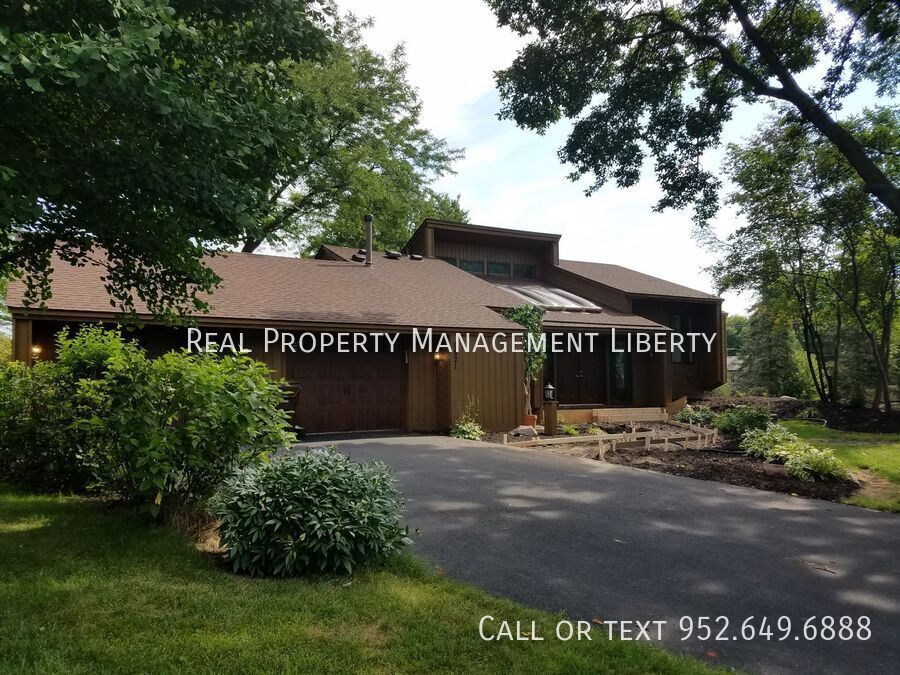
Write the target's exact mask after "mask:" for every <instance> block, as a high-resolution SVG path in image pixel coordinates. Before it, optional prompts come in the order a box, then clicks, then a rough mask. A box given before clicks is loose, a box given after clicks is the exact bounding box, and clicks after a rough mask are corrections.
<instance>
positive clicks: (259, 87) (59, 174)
mask: <svg viewBox="0 0 900 675" xmlns="http://www.w3.org/2000/svg"><path fill="white" fill-rule="evenodd" d="M322 4H323V3H319V2H314V1H313V0H254V1H253V2H248V1H247V0H204V1H202V2H200V1H198V0H168V1H166V0H77V1H76V0H55V1H50V2H32V3H22V2H18V3H17V2H11V3H4V4H3V6H2V8H0V276H2V275H6V274H9V273H10V272H12V271H13V270H15V269H24V271H25V274H26V275H27V277H28V281H29V288H30V291H29V299H30V300H31V301H32V302H39V301H41V300H42V299H44V298H46V297H47V294H48V293H49V283H48V278H49V272H50V270H49V265H48V263H49V260H50V254H51V252H52V251H54V249H55V250H56V252H57V253H58V254H59V255H60V256H61V257H62V258H63V259H64V260H66V261H68V262H71V263H76V264H84V263H85V262H86V261H89V260H95V261H97V262H99V263H100V264H102V265H103V266H105V268H106V269H105V271H104V276H105V279H106V285H107V288H108V290H109V291H110V293H111V294H112V297H113V303H114V304H119V305H121V306H122V307H123V308H125V309H130V308H131V307H132V298H133V295H136V296H138V297H140V298H141V299H143V300H144V301H146V302H147V304H148V305H149V306H150V309H151V310H152V311H154V312H157V313H159V314H164V313H170V312H172V311H183V310H186V309H194V308H198V307H202V306H203V302H202V293H203V292H204V291H206V290H208V289H210V288H211V287H212V286H214V284H215V283H216V281H217V279H216V277H215V275H214V274H213V273H212V272H211V271H210V270H209V268H208V267H206V266H205V265H204V264H203V262H202V257H203V255H204V253H205V252H207V251H208V250H210V249H217V248H222V247H227V246H236V245H239V244H240V243H241V242H243V241H245V240H246V239H248V238H249V237H252V236H257V235H258V233H259V231H260V225H259V223H260V218H261V216H262V215H264V214H265V213H267V211H268V201H267V200H268V197H269V195H270V192H271V185H272V184H273V182H274V181H275V179H276V177H277V176H278V174H279V170H280V169H281V168H282V167H283V166H284V165H285V164H289V163H290V162H291V161H292V158H293V157H294V156H295V154H296V153H297V152H298V148H299V147H300V146H301V142H300V140H301V139H303V138H306V137H307V136H308V134H309V129H310V127H311V126H313V125H315V124H316V123H317V121H316V119H315V116H314V114H313V113H314V109H315V108H314V106H313V105H311V102H310V101H307V100H305V98H304V95H303V94H302V93H301V92H297V91H296V89H295V88H294V86H293V84H294V83H293V77H294V70H293V67H294V66H295V65H296V64H297V63H302V62H304V61H306V60H309V59H312V60H317V59H321V58H323V57H324V56H325V55H326V54H327V51H328V48H329V40H328V36H327V32H326V26H327V24H328V21H329V19H328V16H327V14H328V13H329V12H330V11H331V10H330V8H329V7H328V6H327V3H326V7H325V8H324V9H323V8H322ZM100 251H105V253H102V254H101V253H100Z"/></svg>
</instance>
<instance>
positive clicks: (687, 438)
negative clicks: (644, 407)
mask: <svg viewBox="0 0 900 675" xmlns="http://www.w3.org/2000/svg"><path fill="white" fill-rule="evenodd" d="M669 424H671V425H672V426H675V427H679V428H681V429H684V431H683V432H682V433H674V434H671V435H667V436H655V435H654V434H653V433H652V432H648V431H633V432H630V433H628V432H626V433H623V434H603V435H602V436H565V437H563V438H538V439H532V440H530V441H513V442H510V441H509V439H508V437H507V434H503V445H509V446H511V447H514V448H533V447H537V446H539V445H567V444H573V443H581V444H586V443H596V444H597V445H598V447H599V448H600V451H601V452H605V451H606V450H609V451H610V452H615V450H616V448H640V447H645V448H649V447H650V446H651V445H662V446H663V449H665V450H668V449H669V444H670V443H684V442H688V443H693V442H699V443H701V444H702V447H704V448H708V447H709V446H710V445H715V444H716V442H717V441H718V440H719V432H718V431H717V430H715V429H705V428H704V427H698V426H697V425H694V424H683V423H681V422H669ZM603 446H608V447H603Z"/></svg>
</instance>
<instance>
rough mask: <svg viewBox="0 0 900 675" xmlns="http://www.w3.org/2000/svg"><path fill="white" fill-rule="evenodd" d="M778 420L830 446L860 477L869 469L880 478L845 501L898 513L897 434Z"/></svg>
mask: <svg viewBox="0 0 900 675" xmlns="http://www.w3.org/2000/svg"><path fill="white" fill-rule="evenodd" d="M781 423H782V424H784V426H786V427H787V428H788V429H790V430H791V431H792V432H793V433H795V434H797V435H798V436H799V437H800V438H802V439H804V440H806V441H809V442H810V443H812V444H813V445H815V446H817V447H828V448H832V449H833V450H834V453H835V454H836V455H837V456H838V457H840V458H841V460H842V461H843V462H844V463H845V464H846V465H847V466H848V467H849V468H850V470H851V471H854V472H862V476H863V478H864V479H865V476H866V474H867V473H869V472H871V473H873V474H875V475H877V476H878V477H880V478H881V479H883V480H881V481H879V485H877V486H865V487H864V489H863V490H861V491H860V492H859V493H857V494H856V495H854V496H853V497H851V498H850V499H848V500H847V503H849V504H856V505H858V506H866V507H869V508H874V509H882V510H885V511H895V512H900V434H867V433H858V432H852V431H836V430H835V429H826V428H825V427H823V426H821V425H820V424H817V423H815V422H807V421H801V420H784V421H782V422H781Z"/></svg>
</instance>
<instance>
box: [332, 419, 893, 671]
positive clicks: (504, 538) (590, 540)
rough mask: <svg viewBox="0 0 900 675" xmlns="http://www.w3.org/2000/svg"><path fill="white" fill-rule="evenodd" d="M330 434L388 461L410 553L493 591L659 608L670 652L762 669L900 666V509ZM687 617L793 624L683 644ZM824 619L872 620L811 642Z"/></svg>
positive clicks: (512, 453)
mask: <svg viewBox="0 0 900 675" xmlns="http://www.w3.org/2000/svg"><path fill="white" fill-rule="evenodd" d="M337 445H338V447H339V449H340V450H341V451H343V452H345V453H348V454H350V455H351V456H352V457H354V458H355V459H358V460H373V459H379V460H382V461H385V462H387V463H388V464H390V465H391V466H392V467H393V468H394V471H395V474H396V476H397V478H398V480H399V482H400V487H401V489H402V490H403V492H404V494H405V496H406V500H407V520H408V522H409V525H410V528H411V529H414V530H416V531H417V532H418V535H417V536H416V537H415V545H414V551H415V552H416V553H417V554H418V555H420V556H422V557H424V558H426V559H428V560H430V561H432V562H434V563H435V564H437V565H439V566H440V567H441V568H442V569H443V570H444V571H446V573H447V574H448V575H449V576H451V577H453V578H456V579H460V580H463V581H467V582H470V583H472V584H474V585H476V586H479V587H481V588H483V589H485V590H487V591H489V592H492V593H495V594H498V595H502V596H506V597H509V598H512V599H514V600H517V601H519V602H522V603H525V604H528V605H532V606H535V607H539V608H542V609H546V610H550V611H558V610H564V611H565V612H566V613H568V614H569V616H570V617H572V618H577V619H594V618H600V619H602V620H605V621H609V620H613V619H615V620H639V621H647V620H663V621H666V622H667V623H666V624H665V627H664V628H663V641H662V643H663V645H664V646H666V647H667V648H669V649H674V650H681V651H685V652H687V653H691V654H694V655H696V656H698V657H700V658H703V659H705V660H710V661H713V662H716V663H719V664H722V665H728V666H734V667H738V668H741V669H745V670H749V671H753V672H760V673H781V672H784V673H788V672H790V673H800V672H802V673H876V672H877V673H885V672H896V671H895V670H894V669H895V668H896V667H897V664H898V663H900V516H898V515H894V514H887V513H878V512H874V511H868V510H865V509H860V508H857V507H852V506H844V505H840V504H833V503H830V502H824V501H816V500H808V499H800V498H794V497H789V496H786V495H780V494H775V493H769V492H763V491H758V490H752V489H747V488H739V487H732V486H728V485H723V484H720V483H713V482H705V481H697V480H693V479H689V478H681V477H677V476H668V475H664V474H660V473H653V472H650V471H641V470H636V469H630V468H627V467H621V466H614V465H608V464H603V463H600V462H592V461H590V460H583V459H579V458H573V457H562V456H552V455H547V454H542V453H538V452H535V451H526V450H515V449H511V448H503V447H501V446H487V445H484V444H479V443H470V442H467V441H458V440H455V439H449V438H444V437H431V436H428V437H402V438H376V439H365V440H363V439H360V440H345V441H339V442H338V443H337ZM685 616H687V617H693V620H694V622H695V624H696V623H697V620H698V617H712V619H711V624H712V626H713V627H714V628H715V629H716V631H718V629H719V628H720V627H722V625H723V622H722V621H719V622H716V621H715V618H716V617H719V616H724V617H727V618H728V619H729V627H728V628H727V630H726V631H725V632H724V634H723V636H727V637H733V636H739V635H740V634H741V624H742V622H743V621H744V619H746V618H747V617H751V616H752V617H755V619H754V622H755V625H757V626H759V621H760V620H761V619H762V617H767V618H768V620H769V623H770V624H771V625H772V626H773V629H775V622H776V621H777V619H778V617H780V616H788V617H790V618H791V620H792V624H793V630H792V632H791V634H790V636H789V637H788V638H787V639H786V640H784V641H779V640H778V637H779V636H780V633H779V631H778V630H777V629H775V630H774V633H773V636H772V639H771V640H768V641H767V640H765V639H756V640H750V641H745V640H742V639H730V640H727V641H715V640H705V641H703V642H701V641H698V640H697V639H690V640H687V641H682V640H681V639H680V638H681V632H680V630H679V622H680V619H681V617H685ZM823 616H831V617H835V620H836V621H837V620H839V617H841V616H849V617H852V619H853V622H854V623H853V626H854V628H856V627H857V626H858V625H859V624H858V621H859V618H860V617H862V616H865V617H868V618H869V620H870V622H871V638H870V639H868V640H866V641H863V640H859V639H852V640H845V641H842V640H840V639H838V638H835V639H834V640H833V641H825V640H822V639H816V640H811V641H808V640H806V639H804V638H803V637H802V633H803V630H802V627H803V623H804V621H805V620H806V619H807V618H809V617H819V618H821V617H823ZM502 618H507V619H510V620H513V621H514V620H515V619H516V617H502ZM797 637H799V639H796V638H797ZM710 652H711V654H710Z"/></svg>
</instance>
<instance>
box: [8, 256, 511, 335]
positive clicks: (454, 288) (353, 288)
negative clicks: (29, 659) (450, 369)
mask: <svg viewBox="0 0 900 675" xmlns="http://www.w3.org/2000/svg"><path fill="white" fill-rule="evenodd" d="M207 262H208V264H209V266H210V267H211V268H212V270H213V271H214V272H215V273H216V274H217V275H219V276H220V277H221V278H222V283H221V285H220V286H219V287H218V288H217V289H216V290H215V291H214V293H213V294H212V296H211V297H208V298H207V300H208V301H209V302H210V305H211V308H210V311H209V313H208V314H205V315H198V318H201V319H204V320H209V319H219V320H221V319H239V320H242V321H256V322H280V323H292V324H302V325H306V324H326V325H328V324H352V325H360V326H379V327H382V326H383V327H392V328H411V327H414V326H416V327H421V328H427V327H432V328H435V329H441V330H460V329H464V330H469V329H471V330H485V331H501V330H507V331H509V330H520V327H519V326H517V325H516V324H514V323H512V322H510V321H507V320H506V319H504V318H503V317H502V316H500V314H498V313H497V312H495V311H493V310H492V309H490V307H512V306H514V305H515V304H516V302H515V299H514V298H512V296H510V295H509V294H508V293H506V292H505V291H503V290H502V289H499V288H497V287H496V286H494V285H493V284H490V283H488V282H486V281H483V280H481V279H479V278H477V277H474V276H472V275H471V274H468V273H467V272H464V271H462V270H460V269H457V268H455V267H453V266H452V265H448V264H446V263H445V262H443V261H441V260H435V259H424V260H410V259H409V258H406V257H404V258H401V259H399V260H389V259H387V258H382V257H380V256H379V257H377V258H376V259H375V264H374V265H373V266H371V267H367V266H365V265H363V264H361V263H355V262H344V261H340V260H316V259H310V258H289V257H282V256H272V255H260V254H254V253H228V254H224V255H221V256H215V257H212V258H210V259H208V261H207ZM52 267H53V269H54V272H53V285H52V290H53V296H52V297H51V298H50V299H49V300H48V301H47V303H46V305H47V306H46V311H47V312H52V313H57V312H59V313H67V314H70V313H72V314H87V315H91V316H101V317H106V316H110V317H111V318H112V317H114V316H115V314H116V312H115V310H114V309H113V308H112V307H111V306H110V304H109V296H108V295H107V292H106V289H105V287H104V285H103V282H102V281H101V275H102V270H103V268H101V267H99V266H96V265H87V266H84V267H73V266H72V265H69V264H68V263H65V262H62V261H60V260H59V259H54V260H53V262H52ZM24 290H25V286H24V283H23V282H21V281H18V280H13V281H11V282H10V284H9V292H8V297H7V305H8V306H9V307H10V309H11V310H12V311H13V312H14V313H23V312H25V311H27V312H28V313H29V314H33V315H40V314H41V312H42V310H40V309H26V308H25V307H24V305H23V302H22V300H23V296H24ZM135 305H136V310H137V312H138V314H139V315H142V316H145V317H148V316H149V315H148V314H147V308H146V306H145V305H144V304H143V303H140V302H137V301H136V303H135Z"/></svg>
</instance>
